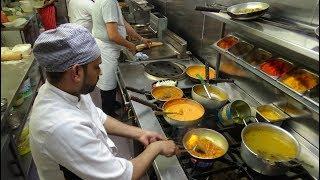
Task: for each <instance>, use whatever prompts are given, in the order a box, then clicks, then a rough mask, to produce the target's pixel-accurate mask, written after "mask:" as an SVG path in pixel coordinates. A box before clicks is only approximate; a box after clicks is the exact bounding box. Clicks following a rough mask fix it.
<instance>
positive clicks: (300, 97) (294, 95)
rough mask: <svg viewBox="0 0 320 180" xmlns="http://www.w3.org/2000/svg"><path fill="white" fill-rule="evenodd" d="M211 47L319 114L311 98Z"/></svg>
mask: <svg viewBox="0 0 320 180" xmlns="http://www.w3.org/2000/svg"><path fill="white" fill-rule="evenodd" d="M212 47H214V48H215V49H216V50H217V51H218V52H219V53H220V54H222V55H224V56H226V57H227V58H229V59H231V60H233V61H234V62H235V63H237V64H238V65H240V66H242V67H243V68H245V69H247V70H249V71H250V72H252V73H253V74H255V75H257V76H258V77H260V78H262V79H263V80H265V81H267V82H269V83H270V84H271V85H273V86H274V87H276V88H278V89H279V90H281V91H282V92H284V93H285V94H287V95H289V96H290V97H292V98H294V99H295V100H297V101H299V102H300V103H302V104H304V105H305V106H307V107H308V108H310V109H312V110H313V111H314V112H317V113H319V103H317V102H315V101H313V100H312V99H311V98H309V97H306V96H304V95H301V94H298V93H297V92H295V91H293V90H291V89H289V88H288V87H286V86H284V85H282V84H281V83H280V82H279V81H277V80H276V79H273V78H272V77H270V76H268V75H266V74H265V73H263V72H262V71H260V70H259V69H257V68H255V67H253V66H252V65H250V64H248V63H247V62H245V61H244V60H242V59H241V58H238V57H234V56H233V55H232V54H230V53H228V52H226V51H223V50H221V49H219V48H217V47H216V46H214V45H212Z"/></svg>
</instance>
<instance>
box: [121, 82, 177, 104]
mask: <svg viewBox="0 0 320 180" xmlns="http://www.w3.org/2000/svg"><path fill="white" fill-rule="evenodd" d="M126 89H127V90H130V91H132V92H136V93H140V94H144V95H151V96H152V97H153V98H154V99H155V100H157V101H162V102H165V101H169V100H171V99H179V98H182V97H183V91H182V90H181V89H180V88H178V87H175V86H157V87H153V88H152V89H151V92H149V91H145V90H144V89H136V88H133V87H129V86H127V87H126ZM173 93H175V94H173ZM174 95H176V96H174Z"/></svg>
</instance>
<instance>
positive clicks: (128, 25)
mask: <svg viewBox="0 0 320 180" xmlns="http://www.w3.org/2000/svg"><path fill="white" fill-rule="evenodd" d="M124 24H125V27H126V31H127V33H128V35H129V36H132V37H134V38H136V39H139V40H141V39H142V36H140V35H139V34H138V33H137V32H136V31H135V30H134V29H133V28H132V27H131V25H130V24H129V23H128V22H127V21H126V20H124Z"/></svg>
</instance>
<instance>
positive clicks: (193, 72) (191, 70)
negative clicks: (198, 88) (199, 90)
mask: <svg viewBox="0 0 320 180" xmlns="http://www.w3.org/2000/svg"><path fill="white" fill-rule="evenodd" d="M186 74H187V76H188V77H189V79H190V80H191V81H193V82H196V83H199V82H200V80H199V79H198V77H197V75H200V76H201V77H206V66H204V65H191V66H188V67H187V69H186ZM215 77H216V72H215V70H214V69H213V68H210V67H209V80H213V79H214V78H215Z"/></svg>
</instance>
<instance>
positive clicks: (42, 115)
mask: <svg viewBox="0 0 320 180" xmlns="http://www.w3.org/2000/svg"><path fill="white" fill-rule="evenodd" d="M108 117H109V116H107V115H106V114H105V113H103V111H102V110H101V109H99V108H97V107H96V106H95V105H94V104H93V102H92V100H91V97H90V95H89V94H87V95H81V96H80V100H79V98H78V97H76V96H73V95H70V94H68V93H66V92H64V91H62V90H60V89H58V88H56V87H55V86H53V85H51V84H50V83H49V82H46V83H45V84H44V85H42V86H41V88H40V89H39V93H38V95H37V97H36V99H35V102H34V105H33V108H32V112H31V117H30V124H29V126H30V147H31V153H32V156H33V159H34V162H35V164H36V166H37V170H38V174H39V177H40V179H41V180H63V179H64V176H63V172H62V171H60V169H59V164H60V165H61V166H63V167H65V168H67V169H68V170H69V171H71V172H73V173H74V174H76V175H77V176H79V177H80V178H82V179H89V180H100V179H101V180H102V179H103V180H106V179H114V180H116V179H117V180H118V179H131V177H132V173H133V166H132V163H131V162H130V161H128V160H126V159H123V158H119V157H116V156H115V153H116V148H115V145H114V143H113V142H112V140H111V139H110V138H109V137H108V135H107V132H106V130H105V128H104V126H103V123H104V122H105V121H106V120H107V118H108Z"/></svg>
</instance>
